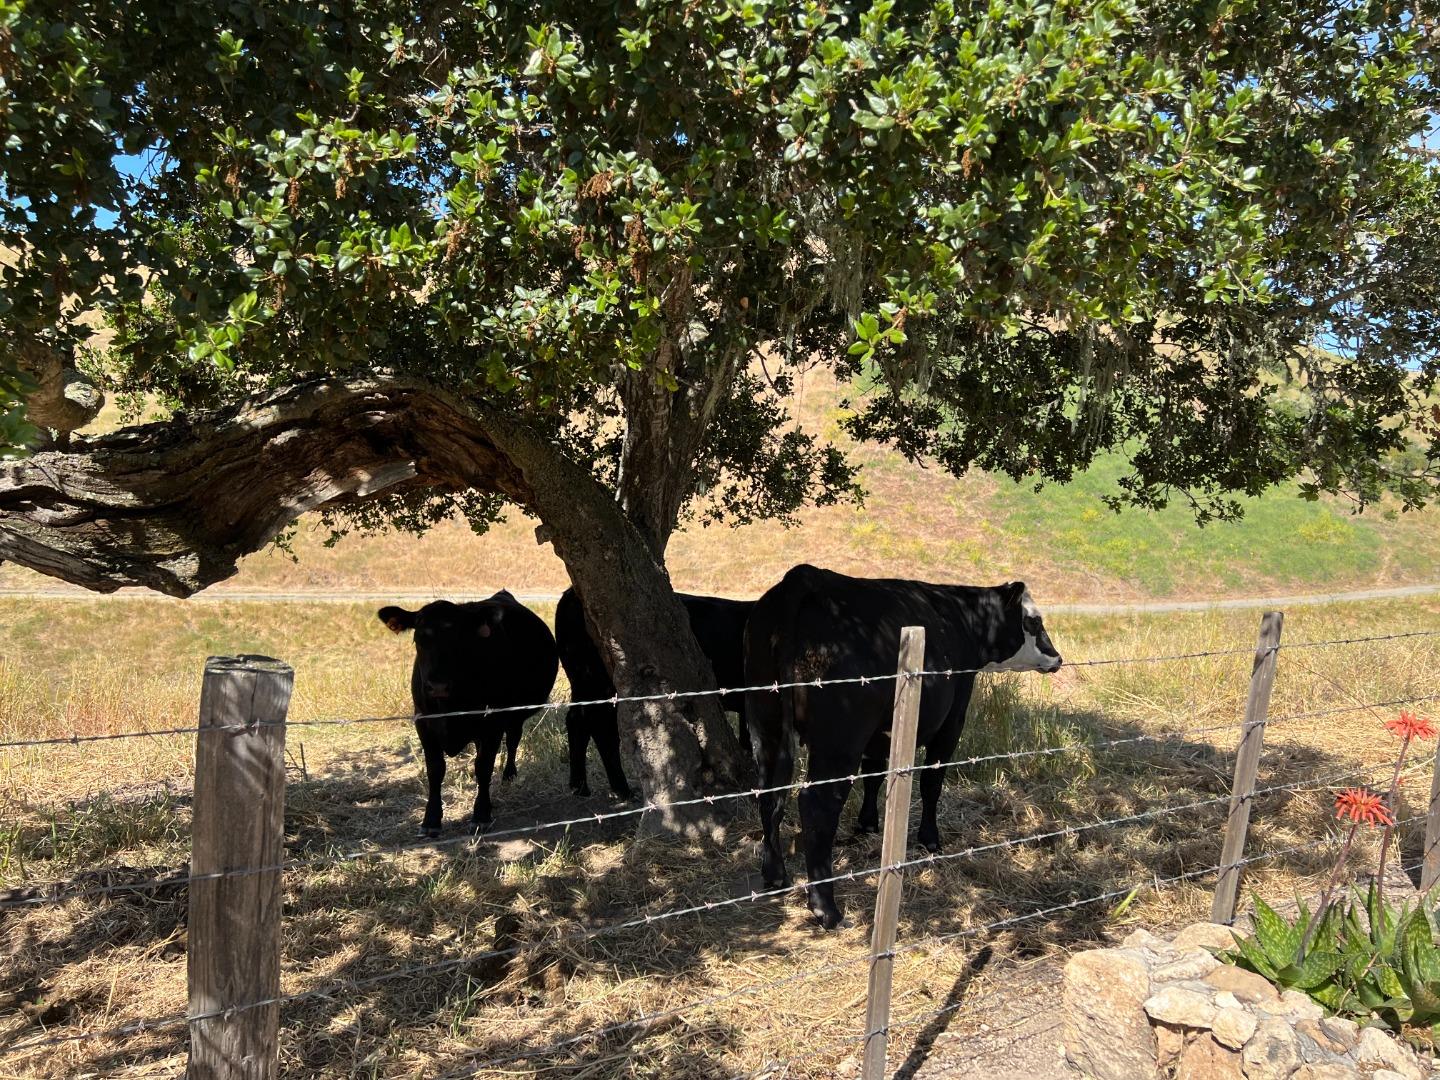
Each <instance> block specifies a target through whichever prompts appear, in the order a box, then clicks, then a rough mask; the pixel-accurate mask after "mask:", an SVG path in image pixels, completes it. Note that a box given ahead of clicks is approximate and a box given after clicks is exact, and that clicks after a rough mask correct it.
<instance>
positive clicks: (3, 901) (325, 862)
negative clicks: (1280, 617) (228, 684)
mask: <svg viewBox="0 0 1440 1080" xmlns="http://www.w3.org/2000/svg"><path fill="white" fill-rule="evenodd" d="M1436 697H1440V695H1436V694H1432V695H1427V696H1425V697H1422V698H1408V699H1396V700H1393V701H1386V702H1376V703H1374V704H1371V705H1357V706H1346V707H1343V708H1339V709H1322V710H1316V711H1313V712H1309V713H1293V714H1290V715H1288V716H1279V717H1274V718H1272V719H1270V720H1268V721H1265V722H1264V723H1279V722H1281V721H1285V720H1298V719H1304V718H1311V717H1316V716H1327V715H1335V714H1338V713H1342V712H1349V711H1361V710H1364V709H1370V708H1384V707H1389V706H1393V705H1402V704H1408V703H1410V702H1413V701H1421V700H1431V699H1433V698H1436ZM1261 725H1262V722H1261V721H1252V722H1251V723H1250V724H1248V725H1247V724H1245V723H1243V722H1242V723H1241V724H1240V725H1238V726H1237V725H1236V724H1234V723H1228V724H1219V725H1214V726H1211V727H1199V728H1188V729H1185V730H1182V731H1177V732H1159V733H1154V734H1146V735H1135V736H1127V737H1124V738H1120V739H1110V740H1106V741H1103V742H1100V743H1081V744H1076V745H1072V746H1057V747H1042V748H1039V749H1034V750H1013V751H1005V752H1000V753H995V754H982V755H977V756H972V757H967V758H956V759H953V760H950V761H943V762H926V763H925V764H923V765H911V766H907V767H905V768H903V769H894V770H892V769H888V768H887V769H882V770H876V771H872V772H857V773H851V774H849V775H847V776H839V777H828V778H826V779H823V780H801V781H797V782H794V783H790V784H780V785H775V786H773V787H756V788H747V789H745V790H742V791H733V792H721V793H719V794H715V795H702V796H697V797H695V798H691V799H677V800H670V801H658V802H648V803H646V804H644V805H643V806H637V807H631V808H628V809H624V810H611V811H603V812H598V813H592V814H583V815H579V816H576V817H571V818H562V819H559V820H556V821H547V822H538V823H535V824H531V825H517V826H514V827H512V828H509V829H501V830H494V831H489V832H486V833H483V834H479V835H462V836H454V837H450V838H448V839H427V840H419V841H414V842H411V843H407V844H395V845H391V846H388V847H382V848H366V849H358V850H355V851H349V852H339V853H335V852H327V853H325V854H323V855H314V856H310V857H307V858H301V859H287V860H284V861H282V862H279V863H273V864H269V865H266V866H257V867H242V868H239V869H231V870H218V871H212V872H209V873H205V874H186V873H185V871H183V870H177V871H175V872H173V873H170V874H166V875H162V876H159V877H153V878H149V879H142V880H139V881H129V882H121V883H112V884H108V885H87V886H79V887H70V885H69V883H57V884H55V885H52V886H48V887H37V888H34V889H24V890H11V891H10V892H9V893H8V894H6V895H0V911H4V910H7V909H12V908H22V907H32V906H38V905H45V904H58V903H64V902H66V901H69V900H74V899H81V898H85V897H92V896H104V895H109V894H112V893H117V892H141V891H145V890H148V889H157V888H166V887H174V886H179V885H189V884H192V883H194V882H200V881H211V880H215V879H218V878H226V877H248V876H253V875H255V874H268V873H276V872H281V871H291V870H301V869H314V868H316V867H319V866H330V865H343V864H345V863H350V862H357V861H360V860H363V859H373V858H385V857H390V856H396V855H408V854H413V853H417V852H438V851H440V850H441V849H445V848H451V847H462V846H467V845H468V846H470V847H472V849H473V848H478V847H479V845H481V844H489V843H494V842H496V841H498V840H508V839H514V838H516V837H519V836H526V835H531V834H534V833H541V832H549V831H552V830H556V829H569V828H571V827H573V826H578V825H601V824H605V823H607V822H611V821H615V820H619V819H623V818H628V817H633V816H636V815H642V814H647V813H660V812H663V811H669V810H677V809H684V808H688V807H693V806H700V805H707V806H714V805H716V804H718V803H722V802H727V801H730V800H734V799H749V798H758V797H759V796H761V795H769V794H779V793H781V792H789V791H797V792H798V791H804V790H807V789H809V788H815V787H823V786H825V785H828V784H853V783H855V782H856V781H863V780H867V779H876V778H880V777H886V776H890V775H897V776H898V775H901V774H902V773H912V774H913V773H922V772H925V771H927V770H931V769H948V768H951V767H960V768H964V767H968V766H973V765H978V764H983V763H987V762H993V761H1003V760H1020V759H1024V758H1031V757H1040V756H1047V755H1054V754H1063V753H1075V752H1080V751H1087V752H1093V751H1095V750H1101V749H1107V748H1110V747H1115V746H1122V745H1127V744H1136V743H1143V742H1162V741H1168V740H1173V739H1176V738H1181V737H1184V736H1188V735H1197V734H1206V733H1212V732H1219V731H1240V732H1243V731H1245V730H1247V728H1248V727H1257V726H1261ZM1257 794H1259V793H1258V792H1257ZM1228 797H1229V796H1225V798H1227V799H1228ZM76 884H78V883H76Z"/></svg>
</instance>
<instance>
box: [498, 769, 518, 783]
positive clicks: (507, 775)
mask: <svg viewBox="0 0 1440 1080" xmlns="http://www.w3.org/2000/svg"><path fill="white" fill-rule="evenodd" d="M514 779H515V770H514V769H506V770H505V771H504V772H502V773H501V774H500V782H501V783H502V784H508V783H509V782H510V781H511V780H514Z"/></svg>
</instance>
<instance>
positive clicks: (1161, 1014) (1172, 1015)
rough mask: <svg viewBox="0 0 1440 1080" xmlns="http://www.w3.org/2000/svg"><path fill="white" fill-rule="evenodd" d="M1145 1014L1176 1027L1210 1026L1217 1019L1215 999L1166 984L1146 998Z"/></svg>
mask: <svg viewBox="0 0 1440 1080" xmlns="http://www.w3.org/2000/svg"><path fill="white" fill-rule="evenodd" d="M1145 1014H1146V1015H1147V1016H1149V1017H1150V1019H1151V1020H1159V1021H1161V1022H1162V1023H1166V1024H1172V1025H1174V1026H1175V1027H1188V1028H1208V1027H1209V1026H1210V1024H1211V1022H1212V1021H1213V1020H1214V1019H1215V999H1214V997H1213V996H1211V995H1209V994H1198V993H1196V992H1195V991H1194V990H1187V989H1185V988H1184V987H1183V986H1166V987H1164V988H1163V989H1161V990H1160V991H1159V992H1158V993H1156V994H1152V995H1151V996H1150V997H1148V998H1146V999H1145Z"/></svg>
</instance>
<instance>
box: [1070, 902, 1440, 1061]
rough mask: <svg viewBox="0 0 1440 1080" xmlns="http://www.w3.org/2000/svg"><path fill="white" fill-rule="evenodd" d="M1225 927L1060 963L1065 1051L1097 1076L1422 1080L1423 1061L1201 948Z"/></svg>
mask: <svg viewBox="0 0 1440 1080" xmlns="http://www.w3.org/2000/svg"><path fill="white" fill-rule="evenodd" d="M1233 943H1234V940H1233V938H1232V937H1231V934H1230V930H1229V928H1228V927H1224V926H1217V925H1215V924H1213V923H1196V924H1195V925H1194V926H1190V927H1187V928H1186V929H1184V930H1182V931H1180V933H1179V934H1177V935H1176V936H1175V938H1174V940H1173V941H1166V940H1165V939H1164V938H1160V937H1157V936H1155V935H1154V934H1152V933H1150V932H1148V931H1146V930H1137V931H1135V933H1133V934H1131V935H1130V936H1129V937H1127V938H1126V939H1125V940H1124V941H1123V942H1121V944H1120V947H1119V948H1115V949H1092V950H1090V951H1089V952H1082V953H1078V954H1077V955H1075V956H1074V957H1072V958H1071V960H1070V962H1069V963H1068V964H1066V965H1065V984H1064V993H1063V996H1064V1006H1065V1027H1064V1049H1065V1057H1066V1059H1067V1060H1068V1061H1069V1062H1070V1065H1071V1066H1072V1067H1073V1068H1074V1069H1076V1070H1078V1071H1079V1072H1080V1074H1081V1075H1083V1076H1086V1077H1092V1078H1094V1080H1164V1078H1174V1080H1361V1078H1364V1080H1425V1078H1426V1077H1427V1076H1429V1075H1430V1069H1429V1067H1428V1062H1426V1063H1422V1061H1421V1059H1420V1056H1419V1055H1418V1054H1416V1053H1415V1052H1414V1051H1413V1050H1412V1049H1410V1048H1409V1047H1408V1046H1405V1045H1403V1044H1402V1043H1400V1042H1398V1041H1397V1040H1396V1039H1394V1038H1392V1037H1391V1036H1390V1035H1389V1034H1388V1033H1386V1032H1384V1031H1381V1030H1379V1029H1377V1028H1361V1027H1359V1026H1358V1025H1356V1024H1355V1023H1353V1022H1352V1021H1350V1020H1342V1019H1337V1018H1334V1017H1328V1018H1327V1017H1326V1016H1325V1013H1324V1010H1323V1009H1321V1008H1320V1006H1319V1005H1317V1004H1315V1002H1313V1001H1311V1000H1310V999H1309V998H1308V997H1306V996H1305V995H1304V994H1301V993H1298V992H1296V991H1294V990H1287V991H1285V992H1284V993H1280V992H1278V991H1277V990H1276V989H1275V987H1274V986H1272V985H1271V984H1270V982H1269V981H1268V980H1266V979H1264V978H1262V977H1261V976H1259V975H1256V974H1255V973H1253V972H1250V971H1244V970H1242V969H1240V968H1237V967H1232V966H1230V965H1228V964H1222V963H1220V962H1219V961H1218V960H1216V959H1215V957H1214V956H1213V955H1211V953H1210V951H1209V950H1210V949H1223V948H1229V947H1230V946H1231V945H1232V944H1233Z"/></svg>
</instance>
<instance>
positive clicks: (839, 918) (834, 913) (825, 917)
mask: <svg viewBox="0 0 1440 1080" xmlns="http://www.w3.org/2000/svg"><path fill="white" fill-rule="evenodd" d="M810 914H812V915H814V916H815V918H816V919H817V920H818V921H819V923H820V927H821V929H823V930H838V929H840V928H841V927H843V926H845V925H846V923H845V916H844V915H842V914H840V911H839V910H838V909H837V908H829V909H827V908H825V907H822V906H820V905H817V904H811V905H810Z"/></svg>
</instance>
